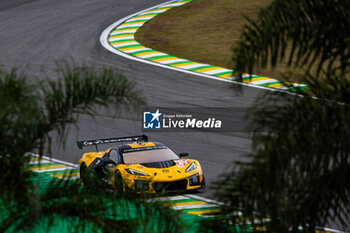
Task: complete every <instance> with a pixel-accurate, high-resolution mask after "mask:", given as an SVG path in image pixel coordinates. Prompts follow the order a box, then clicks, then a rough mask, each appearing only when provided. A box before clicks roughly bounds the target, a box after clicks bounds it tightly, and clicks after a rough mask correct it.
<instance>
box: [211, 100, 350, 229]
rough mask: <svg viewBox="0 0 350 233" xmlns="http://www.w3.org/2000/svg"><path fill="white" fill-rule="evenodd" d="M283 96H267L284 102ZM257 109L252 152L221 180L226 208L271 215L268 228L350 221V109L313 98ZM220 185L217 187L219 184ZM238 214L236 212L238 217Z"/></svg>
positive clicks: (254, 215) (256, 215)
mask: <svg viewBox="0 0 350 233" xmlns="http://www.w3.org/2000/svg"><path fill="white" fill-rule="evenodd" d="M281 98H283V96H280V95H278V96H273V97H270V98H263V99H262V100H261V102H260V103H258V104H261V105H260V106H266V105H265V104H264V103H263V102H264V101H267V100H268V101H269V103H271V102H272V101H281ZM284 98H285V101H286V104H283V105H281V104H279V105H274V106H273V107H271V106H270V107H265V108H261V109H258V110H256V112H255V119H254V124H255V126H254V130H255V133H254V137H253V141H254V143H255V144H254V152H253V153H252V154H250V155H249V157H250V158H251V161H250V162H247V163H240V164H237V167H235V169H233V172H232V173H230V174H227V175H226V176H224V177H223V178H222V180H221V181H220V182H219V184H217V185H218V186H220V187H221V188H222V187H225V188H224V189H223V191H221V192H219V195H220V197H221V198H222V200H223V201H225V203H228V204H229V205H228V206H226V208H227V209H226V211H227V212H233V211H234V210H238V209H242V211H243V216H244V217H247V218H248V219H253V218H260V219H262V218H264V217H269V218H270V219H271V221H269V222H268V224H267V226H268V231H269V232H287V231H288V229H290V228H292V229H293V232H297V231H298V226H302V227H303V228H304V231H307V232H314V231H315V229H316V226H324V225H325V224H326V223H327V221H334V220H336V219H337V220H340V222H341V223H342V224H346V223H348V222H349V221H350V214H349V213H350V199H349V193H350V185H349V184H350V164H349V161H350V145H349V141H350V125H349V124H350V109H349V107H348V106H347V105H344V104H337V103H335V102H333V101H328V100H319V99H318V100H315V99H313V98H306V97H305V98H291V97H290V96H288V97H286V96H284ZM217 188H218V187H217ZM235 217H238V216H235ZM242 225H245V224H244V223H242Z"/></svg>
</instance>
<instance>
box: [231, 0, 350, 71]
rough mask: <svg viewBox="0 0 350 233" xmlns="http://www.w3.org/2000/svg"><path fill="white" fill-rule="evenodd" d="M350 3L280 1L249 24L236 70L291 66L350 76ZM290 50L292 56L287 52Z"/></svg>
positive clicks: (236, 53)
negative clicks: (286, 64)
mask: <svg viewBox="0 0 350 233" xmlns="http://www.w3.org/2000/svg"><path fill="white" fill-rule="evenodd" d="M349 8H350V2H349V1H347V0H295V1H284V0H275V1H273V2H272V4H271V5H270V6H268V7H266V8H264V9H261V10H260V11H259V16H258V19H257V20H251V19H247V20H248V24H247V25H245V26H244V28H243V30H242V33H241V38H240V40H239V41H238V43H237V47H236V48H235V50H234V58H233V60H234V61H235V69H236V70H238V71H241V72H247V71H249V72H250V73H252V71H253V67H254V66H262V67H266V66H267V65H268V64H271V65H272V66H273V67H274V66H276V65H277V64H278V63H280V62H281V61H282V60H284V59H287V63H288V64H289V65H292V64H293V65H295V66H300V67H304V68H306V69H307V70H310V68H311V67H312V66H315V68H316V71H317V73H319V72H320V71H321V69H322V68H324V69H326V70H328V69H335V68H336V69H337V70H340V72H341V73H346V72H349V68H348V67H349V61H350V60H349V58H350V39H349V38H350V32H349V30H348V28H349V26H350V11H349V10H348V9H349ZM288 48H290V51H289V50H288Z"/></svg>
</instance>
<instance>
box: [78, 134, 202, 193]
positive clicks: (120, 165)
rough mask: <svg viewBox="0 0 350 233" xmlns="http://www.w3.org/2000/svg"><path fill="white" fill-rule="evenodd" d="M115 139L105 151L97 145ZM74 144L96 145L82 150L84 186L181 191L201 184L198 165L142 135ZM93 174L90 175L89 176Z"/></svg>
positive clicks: (200, 172) (121, 190)
mask: <svg viewBox="0 0 350 233" xmlns="http://www.w3.org/2000/svg"><path fill="white" fill-rule="evenodd" d="M105 143H115V144H116V146H114V147H110V148H108V149H107V150H105V151H101V152H98V148H97V146H98V145H100V144H105ZM77 144H78V147H79V148H80V149H82V148H83V147H84V146H93V145H95V146H96V151H97V152H89V153H85V154H83V156H82V158H81V159H80V161H79V164H80V177H81V179H82V181H83V183H84V185H87V186H90V185H91V186H95V185H104V186H109V187H113V188H115V189H117V191H120V192H123V191H124V192H125V191H135V192H137V193H141V192H147V193H157V192H160V191H166V192H183V191H189V190H199V189H204V188H205V179H204V175H203V172H202V168H201V165H200V164H199V162H198V161H197V160H193V159H183V158H182V157H185V156H188V153H181V154H179V155H177V154H176V153H174V152H173V151H172V150H170V149H169V148H168V147H166V146H165V145H163V144H162V143H159V142H148V138H147V136H146V135H140V136H131V137H122V138H109V139H98V140H89V141H78V142H77ZM91 177H94V178H93V179H90V178H91Z"/></svg>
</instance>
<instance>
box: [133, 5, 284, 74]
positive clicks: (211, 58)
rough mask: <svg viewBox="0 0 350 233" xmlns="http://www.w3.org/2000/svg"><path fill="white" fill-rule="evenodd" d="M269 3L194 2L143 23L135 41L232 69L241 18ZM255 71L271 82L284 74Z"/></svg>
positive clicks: (252, 14)
mask: <svg viewBox="0 0 350 233" xmlns="http://www.w3.org/2000/svg"><path fill="white" fill-rule="evenodd" d="M270 2H272V0H246V1H245V0H195V1H193V2H190V3H188V4H185V5H183V6H180V7H176V8H174V9H172V10H169V11H167V12H165V13H163V14H160V15H159V16H157V17H156V18H154V19H153V20H151V21H149V22H147V23H146V24H145V25H144V26H143V27H141V28H140V29H139V30H138V31H137V33H136V40H137V41H138V42H139V43H141V44H142V45H144V46H146V47H149V48H152V49H154V50H157V51H161V52H165V53H167V54H170V55H173V56H177V57H180V58H185V59H188V60H192V61H197V62H202V63H207V64H211V65H216V66H221V67H225V68H231V69H235V67H234V64H233V62H232V60H231V58H232V55H233V52H232V48H233V47H234V45H235V43H236V41H237V40H238V39H239V37H240V30H241V28H242V26H243V25H244V24H245V23H246V22H247V21H246V19H245V18H244V16H243V15H245V16H248V17H250V18H255V17H257V13H258V11H259V8H261V7H265V6H268V5H269V3H270ZM287 70H288V69H287V68H286V66H285V65H280V66H279V67H277V68H275V69H274V70H272V69H269V68H266V69H256V70H255V71H254V73H255V74H259V75H264V76H268V77H272V78H277V79H279V78H278V77H280V75H279V74H280V72H283V71H287Z"/></svg>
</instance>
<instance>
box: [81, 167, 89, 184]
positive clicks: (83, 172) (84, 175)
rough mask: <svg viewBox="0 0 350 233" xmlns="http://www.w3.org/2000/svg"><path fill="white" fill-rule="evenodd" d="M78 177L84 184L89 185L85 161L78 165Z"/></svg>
mask: <svg viewBox="0 0 350 233" xmlns="http://www.w3.org/2000/svg"><path fill="white" fill-rule="evenodd" d="M80 179H81V180H82V181H83V184H84V185H85V186H87V187H88V186H89V183H90V182H89V178H88V177H87V166H86V164H85V163H82V164H81V166H80Z"/></svg>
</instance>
